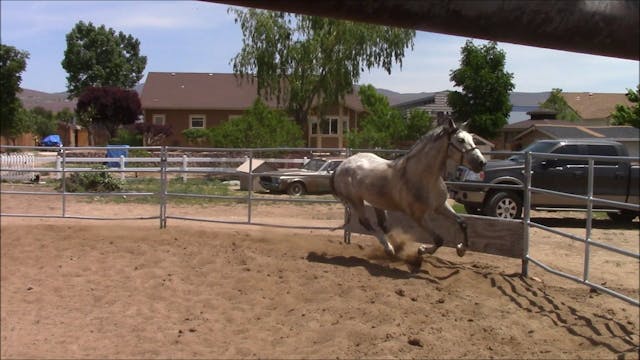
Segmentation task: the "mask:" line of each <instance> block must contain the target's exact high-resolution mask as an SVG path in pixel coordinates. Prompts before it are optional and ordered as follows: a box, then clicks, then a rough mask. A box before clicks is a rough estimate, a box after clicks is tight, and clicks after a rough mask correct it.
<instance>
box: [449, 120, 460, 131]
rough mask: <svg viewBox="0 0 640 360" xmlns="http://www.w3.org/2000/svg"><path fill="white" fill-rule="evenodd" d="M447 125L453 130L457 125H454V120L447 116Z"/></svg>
mask: <svg viewBox="0 0 640 360" xmlns="http://www.w3.org/2000/svg"><path fill="white" fill-rule="evenodd" d="M447 127H449V128H450V129H452V130H454V129H457V128H458V127H457V126H456V123H455V121H453V119H452V118H448V119H447Z"/></svg>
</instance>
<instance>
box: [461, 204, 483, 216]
mask: <svg viewBox="0 0 640 360" xmlns="http://www.w3.org/2000/svg"><path fill="white" fill-rule="evenodd" d="M464 211H466V212H467V214H471V215H480V214H481V213H482V211H480V209H479V208H478V207H477V206H473V205H465V206H464Z"/></svg>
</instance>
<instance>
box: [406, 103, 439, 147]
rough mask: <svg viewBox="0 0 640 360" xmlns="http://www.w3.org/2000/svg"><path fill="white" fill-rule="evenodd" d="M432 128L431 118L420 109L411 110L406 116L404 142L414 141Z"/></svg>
mask: <svg viewBox="0 0 640 360" xmlns="http://www.w3.org/2000/svg"><path fill="white" fill-rule="evenodd" d="M432 128H433V118H432V117H431V115H429V113H427V112H426V111H424V110H422V109H411V110H409V114H408V115H407V130H406V134H405V136H404V138H403V139H402V140H404V141H416V140H418V139H420V138H421V137H422V135H424V134H426V133H427V132H429V130H431V129H432Z"/></svg>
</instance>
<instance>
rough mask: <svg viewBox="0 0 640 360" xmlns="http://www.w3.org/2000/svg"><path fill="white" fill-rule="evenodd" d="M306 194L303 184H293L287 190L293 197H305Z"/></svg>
mask: <svg viewBox="0 0 640 360" xmlns="http://www.w3.org/2000/svg"><path fill="white" fill-rule="evenodd" d="M305 192H306V189H305V188H304V184H303V183H301V182H294V183H293V184H291V185H289V187H288V188H287V194H289V195H291V196H300V195H304V193H305Z"/></svg>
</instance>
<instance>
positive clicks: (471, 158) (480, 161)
mask: <svg viewBox="0 0 640 360" xmlns="http://www.w3.org/2000/svg"><path fill="white" fill-rule="evenodd" d="M467 163H468V165H469V168H470V169H471V170H473V171H474V172H477V173H479V172H480V171H482V170H484V167H485V165H487V160H486V159H485V158H484V156H482V153H481V152H480V150H478V149H475V151H473V152H470V153H468V156H467Z"/></svg>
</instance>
